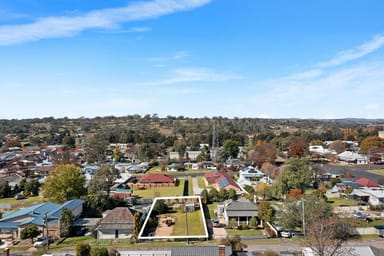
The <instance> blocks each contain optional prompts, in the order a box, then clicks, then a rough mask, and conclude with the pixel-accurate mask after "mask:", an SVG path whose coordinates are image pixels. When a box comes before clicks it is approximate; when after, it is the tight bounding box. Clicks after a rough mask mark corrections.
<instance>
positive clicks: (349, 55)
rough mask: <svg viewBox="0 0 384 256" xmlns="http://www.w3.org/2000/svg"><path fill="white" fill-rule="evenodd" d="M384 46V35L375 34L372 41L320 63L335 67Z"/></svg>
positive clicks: (323, 65) (324, 65)
mask: <svg viewBox="0 0 384 256" xmlns="http://www.w3.org/2000/svg"><path fill="white" fill-rule="evenodd" d="M383 46H384V36H382V35H378V36H375V37H374V38H373V39H372V40H371V41H369V42H367V43H364V44H362V45H360V46H358V47H356V48H355V49H351V50H347V51H342V52H340V53H339V54H337V56H336V57H334V58H332V59H331V60H329V61H325V62H321V63H319V66H320V67H334V66H338V65H341V64H344V63H346V62H348V61H352V60H355V59H358V58H361V57H363V56H365V55H367V54H369V53H371V52H374V51H376V50H378V49H379V48H381V47H383Z"/></svg>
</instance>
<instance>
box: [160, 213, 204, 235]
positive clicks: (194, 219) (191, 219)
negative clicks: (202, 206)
mask: <svg viewBox="0 0 384 256" xmlns="http://www.w3.org/2000/svg"><path fill="white" fill-rule="evenodd" d="M166 215H167V216H172V217H175V224H174V225H173V231H172V236H185V235H186V234H187V233H186V223H185V218H186V217H185V216H186V214H185V213H181V212H175V213H167V214H166ZM187 216H188V235H189V236H203V235H205V230H204V223H203V220H202V218H201V213H200V210H198V211H194V212H188V214H187Z"/></svg>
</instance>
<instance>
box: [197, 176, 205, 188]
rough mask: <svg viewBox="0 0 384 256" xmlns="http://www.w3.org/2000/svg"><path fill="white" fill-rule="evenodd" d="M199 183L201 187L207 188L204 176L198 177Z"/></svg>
mask: <svg viewBox="0 0 384 256" xmlns="http://www.w3.org/2000/svg"><path fill="white" fill-rule="evenodd" d="M197 184H198V185H199V188H207V185H205V181H204V178H200V177H199V178H197Z"/></svg>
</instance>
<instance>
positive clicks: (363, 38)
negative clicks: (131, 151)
mask: <svg viewBox="0 0 384 256" xmlns="http://www.w3.org/2000/svg"><path fill="white" fill-rule="evenodd" d="M346 3H347V4H346ZM383 8H384V2H382V1H379V0H372V1H371V2H370V3H369V4H363V3H361V2H360V1H348V2H347V1H340V2H334V1H332V0H324V1H321V2H317V3H312V2H311V3H310V2H308V1H305V0H297V1H295V2H287V1H282V0H275V1H268V2H258V1H254V0H244V1H231V0H220V1H219V0H132V1H128V2H127V1H125V0H115V1H112V2H111V1H103V0H95V1H92V2H91V3H88V2H82V1H80V2H79V1H74V0H66V1H55V2H52V1H48V0H30V1H28V2H25V1H21V0H3V1H1V3H0V14H1V15H0V55H1V56H2V58H1V59H0V75H1V77H2V79H1V81H0V88H1V89H2V93H1V95H2V100H1V105H0V106H1V107H2V111H0V119H6V120H23V119H34V118H49V117H54V118H56V119H60V118H65V117H67V118H70V119H77V118H81V117H86V118H95V117H107V116H115V117H124V116H129V115H136V114H138V115H141V116H145V115H148V113H157V115H158V116H159V117H160V116H162V118H165V117H166V116H175V117H178V116H184V117H188V118H205V117H208V118H213V117H226V118H262V119H301V120H305V119H314V120H330V119H371V120H372V119H383V118H384V115H383V113H384V103H383V100H382V99H383V98H384V90H383V89H382V88H384V61H383V59H384V58H383V54H384V50H383V48H384V47H383V46H384V31H383V25H384V20H383V19H382V14H381V11H380V10H382V9H383ZM149 115H153V114H149Z"/></svg>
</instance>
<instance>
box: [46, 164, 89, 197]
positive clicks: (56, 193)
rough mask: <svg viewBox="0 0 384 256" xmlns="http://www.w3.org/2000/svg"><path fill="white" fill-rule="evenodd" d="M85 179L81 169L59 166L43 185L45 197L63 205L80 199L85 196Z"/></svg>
mask: <svg viewBox="0 0 384 256" xmlns="http://www.w3.org/2000/svg"><path fill="white" fill-rule="evenodd" d="M84 184H85V177H84V175H82V174H81V172H80V169H79V168H78V167H76V166H73V165H59V166H57V167H56V168H55V169H54V170H53V172H52V173H51V174H50V176H49V177H48V178H47V180H46V181H45V183H44V185H43V195H44V197H46V198H51V199H52V200H53V201H56V202H59V203H63V202H65V201H67V200H71V199H76V198H80V197H81V196H83V195H84V194H85V191H86V190H85V188H84Z"/></svg>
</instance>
